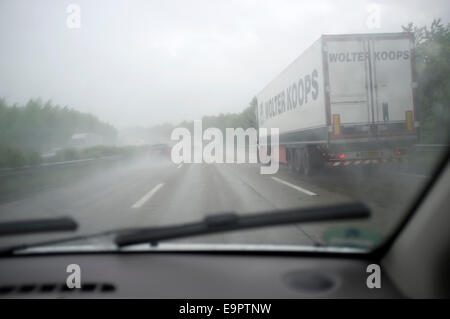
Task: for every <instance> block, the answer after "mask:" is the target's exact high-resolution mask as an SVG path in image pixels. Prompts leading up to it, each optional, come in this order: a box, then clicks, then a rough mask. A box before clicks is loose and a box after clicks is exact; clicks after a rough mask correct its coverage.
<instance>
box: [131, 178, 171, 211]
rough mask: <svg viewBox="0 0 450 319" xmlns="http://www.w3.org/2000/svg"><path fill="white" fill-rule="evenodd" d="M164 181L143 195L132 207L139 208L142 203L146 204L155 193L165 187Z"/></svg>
mask: <svg viewBox="0 0 450 319" xmlns="http://www.w3.org/2000/svg"><path fill="white" fill-rule="evenodd" d="M163 185H164V184H163V183H161V184H158V185H156V186H155V187H154V188H153V189H152V190H151V191H149V192H148V193H147V194H145V195H144V196H142V198H141V199H140V200H138V201H137V202H136V203H135V204H134V205H133V206H131V208H139V207H141V206H142V205H144V204H145V202H146V201H148V200H149V199H150V198H152V196H153V195H155V193H156V192H157V191H158V190H159V189H160V188H161V187H163Z"/></svg>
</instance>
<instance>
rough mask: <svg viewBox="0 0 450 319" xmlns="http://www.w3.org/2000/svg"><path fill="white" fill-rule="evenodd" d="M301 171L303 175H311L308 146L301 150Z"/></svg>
mask: <svg viewBox="0 0 450 319" xmlns="http://www.w3.org/2000/svg"><path fill="white" fill-rule="evenodd" d="M301 162H302V173H303V175H305V176H309V175H311V172H312V166H311V154H310V153H309V150H308V148H305V149H303V150H302V161H301Z"/></svg>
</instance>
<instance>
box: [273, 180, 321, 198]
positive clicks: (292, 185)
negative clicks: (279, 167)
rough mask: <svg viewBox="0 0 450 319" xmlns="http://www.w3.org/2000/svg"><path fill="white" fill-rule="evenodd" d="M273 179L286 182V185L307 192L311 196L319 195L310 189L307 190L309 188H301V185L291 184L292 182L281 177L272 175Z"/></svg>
mask: <svg viewBox="0 0 450 319" xmlns="http://www.w3.org/2000/svg"><path fill="white" fill-rule="evenodd" d="M272 179H273V180H274V181H277V182H278V183H281V184H284V185H286V186H289V187H292V188H293V189H296V190H298V191H299V192H302V193H305V194H307V195H310V196H317V195H318V194H316V193H313V192H311V191H309V190H307V189H304V188H301V187H300V186H297V185H294V184H291V183H289V182H286V181H283V180H282V179H280V178H278V177H273V176H272Z"/></svg>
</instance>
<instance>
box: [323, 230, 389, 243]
mask: <svg viewBox="0 0 450 319" xmlns="http://www.w3.org/2000/svg"><path fill="white" fill-rule="evenodd" d="M323 239H324V241H325V242H326V243H327V245H329V246H341V247H355V248H370V247H373V246H375V245H377V244H378V243H379V242H380V240H381V235H380V234H379V233H378V232H376V231H373V230H371V229H365V228H359V227H341V228H332V229H330V230H328V231H326V232H325V233H324V234H323Z"/></svg>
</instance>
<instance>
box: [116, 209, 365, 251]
mask: <svg viewBox="0 0 450 319" xmlns="http://www.w3.org/2000/svg"><path fill="white" fill-rule="evenodd" d="M368 217H370V210H369V208H368V207H367V206H366V205H363V204H361V203H352V204H341V205H334V206H326V207H312V208H302V209H292V210H280V211H276V212H269V213H258V214H251V215H244V216H242V215H237V214H235V213H225V214H218V215H213V216H207V217H205V218H204V219H203V220H202V221H200V222H194V223H187V224H180V225H175V226H165V227H149V228H142V229H140V230H138V231H135V232H131V233H125V234H122V235H118V236H117V237H116V238H115V243H116V244H117V245H118V246H119V247H122V246H127V245H134V244H141V243H150V244H152V245H156V244H157V243H158V242H159V241H162V240H168V239H175V238H182V237H190V236H197V235H206V234H212V233H222V232H228V231H234V230H241V229H248V228H260V227H271V226H276V225H286V224H297V223H307V222H320V221H336V220H343V219H358V218H368Z"/></svg>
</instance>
